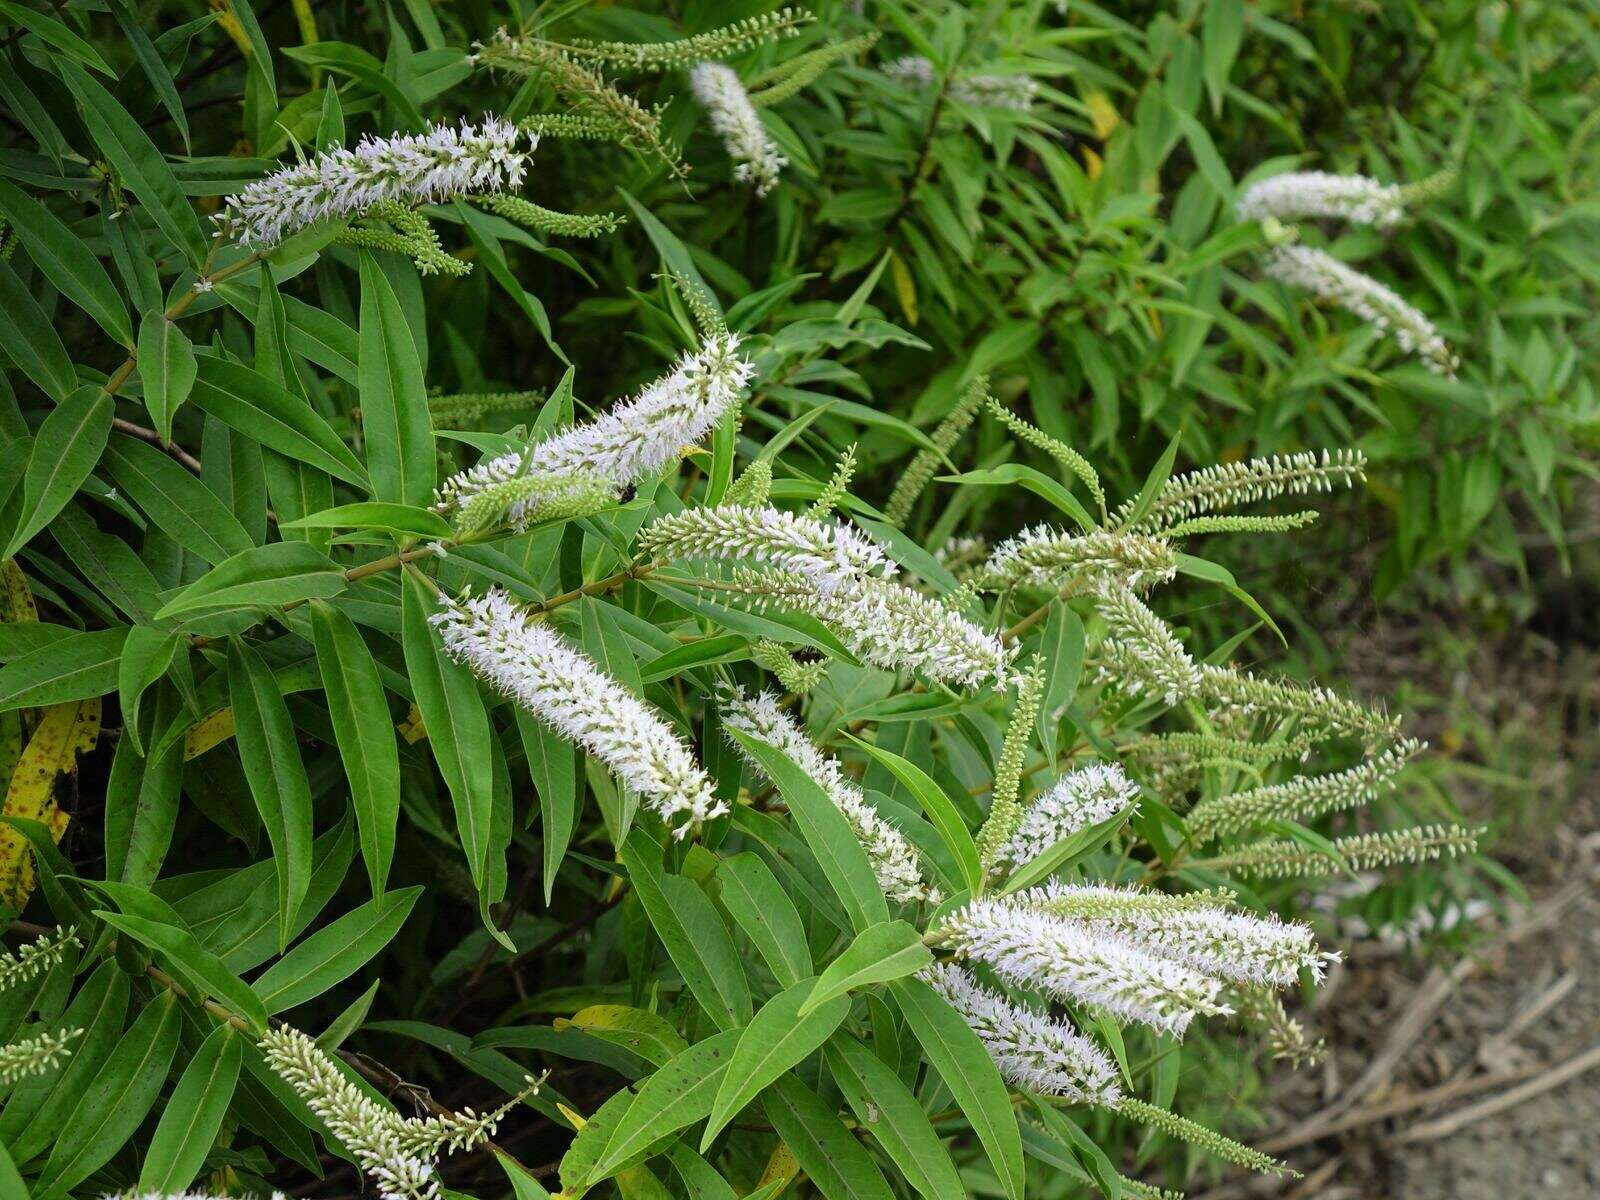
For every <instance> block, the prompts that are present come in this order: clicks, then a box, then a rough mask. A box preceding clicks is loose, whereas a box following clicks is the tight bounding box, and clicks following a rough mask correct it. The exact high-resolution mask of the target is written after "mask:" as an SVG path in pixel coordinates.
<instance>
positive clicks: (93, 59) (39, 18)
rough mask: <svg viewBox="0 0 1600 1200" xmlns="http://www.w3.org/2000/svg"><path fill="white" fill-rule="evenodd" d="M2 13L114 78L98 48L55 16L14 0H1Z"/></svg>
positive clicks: (14, 22) (36, 35) (115, 75)
mask: <svg viewBox="0 0 1600 1200" xmlns="http://www.w3.org/2000/svg"><path fill="white" fill-rule="evenodd" d="M0 17H3V18H4V19H5V22H6V24H8V25H20V26H21V27H22V28H23V29H26V30H27V31H28V32H29V33H31V34H33V35H34V37H36V38H38V39H39V40H40V41H41V42H43V43H45V45H47V46H50V47H53V48H54V49H56V50H59V51H61V52H62V53H63V54H67V55H70V56H71V57H72V58H74V59H76V60H77V61H78V62H81V63H82V64H83V65H84V66H86V67H92V68H93V69H94V70H96V71H99V72H100V73H101V74H103V75H107V76H109V77H110V78H112V79H115V78H116V77H117V73H116V72H115V71H114V70H112V69H111V67H110V66H109V65H108V64H107V63H106V60H105V59H104V58H102V57H101V56H100V52H99V51H98V50H96V49H95V48H94V47H93V46H91V45H90V44H89V43H88V42H86V41H84V40H83V39H82V38H81V37H79V36H78V35H77V34H76V33H74V32H73V31H72V30H71V29H69V28H67V26H65V25H63V24H62V23H61V22H60V21H58V20H56V18H54V17H52V16H47V15H46V14H44V13H42V12H38V11H36V10H34V9H31V8H28V7H26V6H25V5H22V4H13V3H12V2H11V0H0Z"/></svg>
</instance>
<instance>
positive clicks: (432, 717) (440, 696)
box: [400, 571, 494, 887]
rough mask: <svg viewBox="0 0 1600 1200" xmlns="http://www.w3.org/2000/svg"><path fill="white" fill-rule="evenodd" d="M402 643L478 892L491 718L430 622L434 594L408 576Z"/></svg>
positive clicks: (488, 812)
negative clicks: (445, 650) (445, 649)
mask: <svg viewBox="0 0 1600 1200" xmlns="http://www.w3.org/2000/svg"><path fill="white" fill-rule="evenodd" d="M401 588H402V593H401V605H400V608H401V614H400V640H401V646H402V648H403V649H404V651H405V659H406V673H407V674H408V675H410V676H411V686H412V688H413V689H414V691H415V693H416V701H417V710H418V711H419V712H420V713H421V714H422V723H423V725H424V726H425V727H426V728H427V731H428V745H429V746H431V747H432V748H433V757H434V761H435V762H437V763H438V764H439V773H440V774H441V775H443V776H444V782H445V787H446V788H448V789H449V791H450V799H451V802H452V803H453V804H454V806H455V814H456V831H457V833H458V834H459V835H460V837H461V848H462V850H463V851H465V852H466V855H467V866H468V867H469V868H470V869H471V871H472V881H473V885H474V886H475V887H478V886H481V883H482V880H483V877H484V872H485V870H486V869H487V868H488V862H489V843H490V840H491V836H490V835H491V830H490V825H489V823H490V819H491V817H492V816H493V813H494V763H493V760H492V759H491V758H490V753H491V751H490V746H489V741H490V738H491V736H492V733H491V731H490V728H489V714H488V713H487V712H486V711H485V710H484V707H483V698H482V697H481V696H479V695H478V685H477V682H476V681H475V680H474V678H473V675H472V672H471V671H469V670H468V669H467V668H466V667H464V666H462V665H461V664H460V663H458V662H456V660H455V659H453V658H451V657H450V656H449V655H448V654H446V653H445V652H444V648H443V647H442V646H441V645H440V644H439V639H438V637H437V636H436V635H435V633H434V631H433V627H432V626H431V625H429V623H428V614H429V613H430V612H431V611H432V610H433V607H434V598H433V592H432V591H431V590H430V589H429V587H428V585H427V583H425V582H424V581H423V580H422V579H419V578H418V577H417V576H416V575H414V574H413V573H411V572H410V571H408V572H406V575H405V578H404V580H403V582H402V583H401Z"/></svg>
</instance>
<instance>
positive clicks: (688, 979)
mask: <svg viewBox="0 0 1600 1200" xmlns="http://www.w3.org/2000/svg"><path fill="white" fill-rule="evenodd" d="M618 857H619V858H620V859H621V860H622V865H623V866H624V867H625V868H626V869H627V872H628V879H629V881H630V882H631V883H632V884H633V888H634V891H635V893H636V894H637V895H638V897H639V902H640V903H641V904H642V905H643V906H644V911H645V915H646V916H647V917H649V918H650V924H651V926H652V928H654V929H655V931H656V936H657V937H659V938H660V939H661V944H662V945H663V946H665V947H666V948H667V955H668V956H669V957H670V958H671V959H672V964H673V966H675V967H677V968H678V973H679V974H680V975H682V976H683V981H684V983H686V984H688V986H689V990H690V991H691V992H692V993H693V994H694V998H695V999H696V1000H698V1001H699V1002H700V1007H702V1008H704V1009H705V1010H706V1012H708V1013H709V1014H710V1015H711V1019H712V1020H713V1021H715V1022H716V1023H717V1024H718V1025H719V1026H721V1027H722V1028H723V1029H736V1028H738V1027H739V1026H741V1025H743V1024H744V1023H745V1022H747V1021H749V1020H750V1012H751V1004H750V984H749V982H748V981H747V980H746V978H745V971H744V964H743V963H741V962H740V961H739V955H738V953H737V951H735V950H734V948H733V939H732V938H730V937H729V936H728V930H727V927H726V926H725V925H723V923H722V918H721V917H719V916H718V915H717V910H716V909H715V908H714V907H712V904H711V901H710V900H709V899H708V898H707V897H706V894H705V893H704V892H703V891H701V890H700V889H699V888H698V887H697V886H695V884H693V883H691V882H690V881H689V880H687V879H685V878H683V877H682V876H681V875H666V874H663V873H662V871H661V869H660V867H659V866H657V865H656V864H657V862H658V860H659V859H660V857H661V847H660V846H658V845H656V844H655V843H654V842H652V841H651V840H650V839H649V838H648V837H646V836H645V835H644V834H643V833H642V832H640V831H638V830H635V831H634V832H633V833H631V834H630V835H629V836H628V840H627V841H626V842H624V843H623V846H622V849H621V851H620V852H619V853H618Z"/></svg>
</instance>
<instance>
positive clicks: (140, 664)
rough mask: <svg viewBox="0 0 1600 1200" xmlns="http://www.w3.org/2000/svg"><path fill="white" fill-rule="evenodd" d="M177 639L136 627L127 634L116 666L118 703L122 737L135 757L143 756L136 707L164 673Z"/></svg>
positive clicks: (162, 632)
mask: <svg viewBox="0 0 1600 1200" xmlns="http://www.w3.org/2000/svg"><path fill="white" fill-rule="evenodd" d="M178 641H179V637H178V635H177V634H176V633H170V632H168V631H167V630H164V629H152V628H151V627H150V626H148V625H135V626H134V627H133V628H132V629H130V630H128V632H127V637H126V639H125V640H124V641H123V643H122V652H121V655H120V658H119V661H118V663H117V703H118V704H119V706H120V707H121V708H122V736H123V738H124V740H126V741H127V742H129V743H130V744H131V745H132V747H133V749H134V751H135V753H137V754H139V755H140V756H141V757H142V756H143V755H144V743H143V741H142V740H141V738H140V736H139V705H140V702H141V701H142V700H143V698H144V694H145V692H146V691H148V690H149V688H150V687H151V685H152V684H154V683H155V682H156V681H157V680H159V679H160V678H161V677H162V676H163V675H165V674H166V673H167V668H168V667H169V666H171V665H172V658H173V655H174V654H176V653H177V651H178Z"/></svg>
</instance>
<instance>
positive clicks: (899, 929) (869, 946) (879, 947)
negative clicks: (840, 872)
mask: <svg viewBox="0 0 1600 1200" xmlns="http://www.w3.org/2000/svg"><path fill="white" fill-rule="evenodd" d="M932 962H933V952H932V951H931V950H929V949H928V948H927V946H925V945H923V944H922V934H921V933H919V932H918V931H917V929H916V928H915V927H914V926H912V925H909V924H907V923H906V922H905V921H886V922H885V923H884V924H882V925H874V926H873V927H872V928H871V929H864V930H862V931H861V932H860V933H859V934H857V935H856V940H855V941H853V942H851V943H850V944H849V945H848V946H846V947H845V948H844V952H843V953H841V954H840V955H839V957H838V958H836V959H834V960H833V961H832V962H831V963H829V964H828V966H827V969H826V970H825V971H823V972H822V974H821V975H820V976H818V978H817V986H816V987H815V988H814V989H813V990H812V993H811V995H810V996H808V997H806V1001H805V1003H804V1004H802V1005H801V1006H800V1015H801V1016H802V1017H803V1016H806V1015H808V1014H809V1013H811V1012H812V1011H814V1010H815V1009H818V1008H821V1007H822V1006H823V1005H824V1004H827V1003H828V1002H829V1001H831V1000H833V999H834V998H835V997H836V996H843V995H844V994H845V993H846V992H849V991H853V990H854V989H856V988H859V987H866V986H868V985H869V984H874V983H887V982H889V980H891V979H901V978H904V977H905V976H907V975H914V974H916V973H917V972H918V971H920V970H922V968H923V967H926V966H928V965H929V964H930V963H932Z"/></svg>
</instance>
